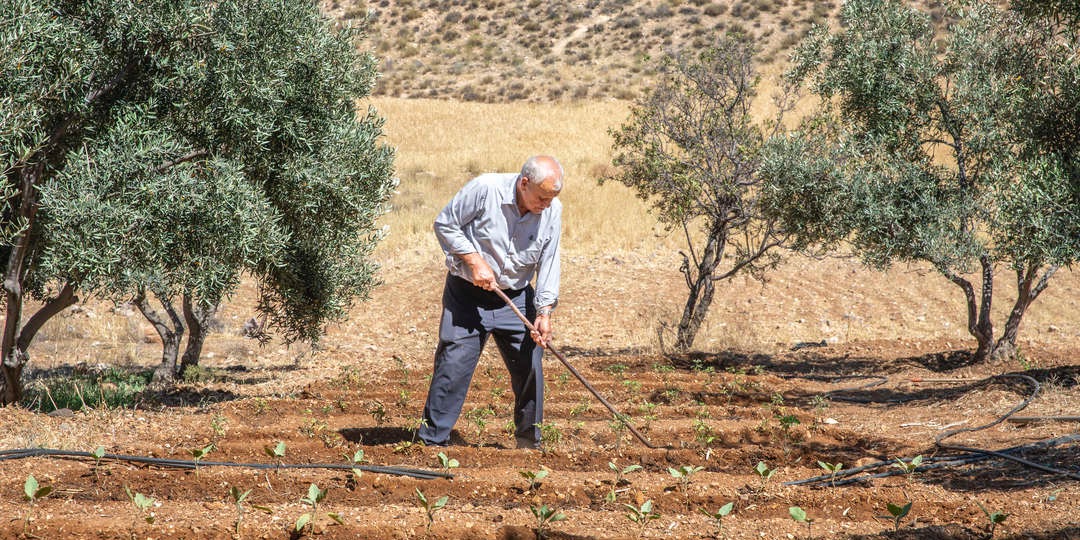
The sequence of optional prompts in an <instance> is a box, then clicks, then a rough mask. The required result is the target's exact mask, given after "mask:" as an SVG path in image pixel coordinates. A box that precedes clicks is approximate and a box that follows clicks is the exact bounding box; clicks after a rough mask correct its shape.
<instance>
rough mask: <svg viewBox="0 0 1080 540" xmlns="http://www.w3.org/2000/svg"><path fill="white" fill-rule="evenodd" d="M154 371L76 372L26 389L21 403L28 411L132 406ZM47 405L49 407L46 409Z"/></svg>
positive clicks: (42, 381) (138, 398)
mask: <svg viewBox="0 0 1080 540" xmlns="http://www.w3.org/2000/svg"><path fill="white" fill-rule="evenodd" d="M153 374H154V373H153V370H145V371H137V372H129V371H126V370H123V369H120V368H107V369H105V370H102V371H93V372H89V373H75V374H66V375H62V376H56V377H52V378H47V379H43V380H41V381H40V383H41V384H36V385H32V386H29V387H27V389H26V392H25V393H24V397H23V400H22V403H23V405H24V406H25V407H27V408H28V409H33V410H38V411H40V412H52V411H54V410H56V409H64V408H67V409H71V410H73V411H78V410H82V409H84V408H97V407H120V408H125V407H133V406H135V404H136V403H138V402H139V400H140V399H141V398H142V395H143V392H144V391H145V390H146V387H147V386H148V385H149V384H150V380H151V378H152V377H153ZM46 404H48V406H46Z"/></svg>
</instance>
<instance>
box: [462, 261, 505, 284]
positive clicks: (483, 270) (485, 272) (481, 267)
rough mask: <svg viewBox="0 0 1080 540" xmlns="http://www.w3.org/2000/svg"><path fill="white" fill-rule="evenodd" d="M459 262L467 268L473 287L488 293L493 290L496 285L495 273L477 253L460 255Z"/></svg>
mask: <svg viewBox="0 0 1080 540" xmlns="http://www.w3.org/2000/svg"><path fill="white" fill-rule="evenodd" d="M461 260H463V261H465V264H467V265H468V266H469V274H471V275H472V282H473V285H476V286H477V287H480V288H481V289H485V290H488V291H493V290H495V287H497V286H498V285H497V284H496V282H495V272H494V271H493V270H492V269H491V266H490V265H488V263H487V261H486V260H484V257H483V256H481V255H480V254H479V253H466V254H464V255H461Z"/></svg>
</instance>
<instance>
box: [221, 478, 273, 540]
mask: <svg viewBox="0 0 1080 540" xmlns="http://www.w3.org/2000/svg"><path fill="white" fill-rule="evenodd" d="M250 493H251V490H250V489H249V490H247V491H245V492H243V493H241V492H240V488H238V487H236V486H232V487H230V488H229V496H231V497H232V500H233V504H235V505H236V524H235V526H234V527H233V530H234V531H235V532H236V537H237V538H239V537H240V522H241V521H243V519H244V501H245V500H247V496H248V495H249V494H250ZM251 507H252V508H254V509H256V510H260V511H263V512H266V513H267V514H273V513H274V511H273V510H271V509H270V508H267V507H265V506H259V505H256V504H252V505H251Z"/></svg>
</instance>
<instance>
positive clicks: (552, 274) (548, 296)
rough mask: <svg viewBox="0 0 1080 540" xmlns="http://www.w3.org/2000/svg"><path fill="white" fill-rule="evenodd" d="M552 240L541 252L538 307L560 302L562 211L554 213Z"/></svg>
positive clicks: (535, 301)
mask: <svg viewBox="0 0 1080 540" xmlns="http://www.w3.org/2000/svg"><path fill="white" fill-rule="evenodd" d="M551 227H552V232H551V240H550V241H549V242H548V245H546V246H544V251H543V252H542V253H541V254H540V260H539V264H538V268H537V269H536V298H535V300H534V303H535V304H536V307H537V308H542V307H544V306H554V305H555V304H557V303H558V302H559V278H560V276H561V272H562V268H561V267H560V263H559V261H560V260H561V258H562V253H561V248H560V247H559V238H560V237H561V236H562V234H561V233H562V212H561V208H560V211H558V212H555V213H553V215H552V220H551Z"/></svg>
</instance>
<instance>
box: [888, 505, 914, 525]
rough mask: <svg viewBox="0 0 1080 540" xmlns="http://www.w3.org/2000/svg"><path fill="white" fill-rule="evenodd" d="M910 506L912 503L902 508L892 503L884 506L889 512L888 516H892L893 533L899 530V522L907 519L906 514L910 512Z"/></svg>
mask: <svg viewBox="0 0 1080 540" xmlns="http://www.w3.org/2000/svg"><path fill="white" fill-rule="evenodd" d="M911 504H912V501H908V503H907V504H905V505H904V506H900V505H898V504H893V503H888V504H886V505H885V508H886V509H887V510H888V511H889V515H890V516H892V520H893V530H894V531H899V530H900V520H902V519H904V518H905V517H907V515H908V513H909V512H911Z"/></svg>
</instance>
